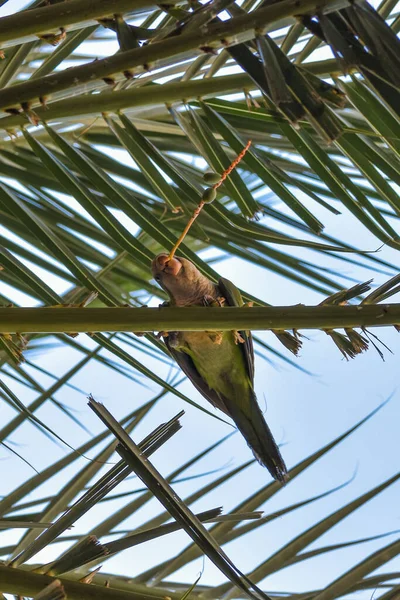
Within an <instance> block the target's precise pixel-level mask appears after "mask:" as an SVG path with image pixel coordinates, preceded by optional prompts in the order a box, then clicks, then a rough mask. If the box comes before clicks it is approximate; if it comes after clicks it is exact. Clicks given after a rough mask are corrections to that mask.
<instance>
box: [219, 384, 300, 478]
mask: <svg viewBox="0 0 400 600" xmlns="http://www.w3.org/2000/svg"><path fill="white" fill-rule="evenodd" d="M229 414H230V416H231V417H232V419H233V420H234V421H235V424H236V427H237V428H238V429H239V431H240V433H241V434H242V435H243V437H244V438H245V440H246V442H247V443H248V445H249V447H250V448H251V449H252V451H253V454H254V456H255V457H256V459H257V460H258V462H259V463H261V464H262V465H264V466H265V467H267V469H268V471H269V472H270V473H271V475H272V477H274V479H277V480H278V481H280V482H281V483H286V481H287V480H288V474H287V469H286V465H285V463H284V460H283V458H282V455H281V453H280V451H279V448H278V446H277V444H276V442H275V440H274V437H273V435H272V433H271V430H270V428H269V427H268V425H267V423H266V422H265V419H264V416H263V414H262V412H261V409H260V407H259V406H258V403H257V398H256V396H255V394H254V393H253V398H252V399H251V402H250V408H249V411H246V413H244V412H243V411H242V410H241V409H240V407H239V406H238V405H237V404H236V403H235V405H234V406H229Z"/></svg>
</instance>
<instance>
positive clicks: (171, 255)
mask: <svg viewBox="0 0 400 600" xmlns="http://www.w3.org/2000/svg"><path fill="white" fill-rule="evenodd" d="M250 146H251V140H249V141H248V142H247V144H246V146H245V147H244V148H243V150H242V151H241V152H240V154H238V156H237V157H236V158H235V160H234V161H233V162H231V164H230V165H229V167H228V168H227V169H225V171H224V172H223V173H222V175H221V177H220V179H219V180H218V181H217V183H214V185H213V186H212V188H213V189H214V190H216V189H217V188H219V186H220V185H222V184H223V183H224V181H225V179H226V178H227V177H228V176H229V175H230V174H231V173H232V171H233V169H235V168H236V167H237V165H238V164H239V163H240V161H241V160H242V158H243V156H244V155H245V154H246V152H247V150H248V149H249V148H250ZM204 204H205V202H204V201H203V200H201V201H200V202H199V204H198V206H197V207H196V209H195V211H194V213H193V215H192V216H191V217H190V219H189V221H188V222H187V225H186V227H185V229H184V230H183V231H182V233H181V235H180V236H179V238H178V240H177V242H176V243H175V244H174V246H173V248H172V250H171V252H170V253H169V255H168V261H170V260H172V259H173V258H174V256H175V252H176V251H177V250H178V248H179V246H180V245H181V243H182V242H183V240H184V239H185V237H186V235H187V233H188V231H189V229H190V228H191V226H192V225H193V223H194V222H195V220H196V219H197V217H198V216H199V214H200V213H201V210H202V208H203V206H204Z"/></svg>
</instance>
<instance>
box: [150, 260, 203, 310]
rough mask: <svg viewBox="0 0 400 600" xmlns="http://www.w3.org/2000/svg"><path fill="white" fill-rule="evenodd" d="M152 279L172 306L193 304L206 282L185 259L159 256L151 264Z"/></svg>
mask: <svg viewBox="0 0 400 600" xmlns="http://www.w3.org/2000/svg"><path fill="white" fill-rule="evenodd" d="M151 270H152V273H153V277H154V279H155V280H156V281H157V283H158V284H159V285H160V286H161V287H162V288H163V290H165V291H166V292H167V294H168V295H169V297H170V298H171V300H172V301H173V302H174V304H177V305H187V304H194V303H195V302H196V300H197V298H198V297H199V296H200V295H201V294H200V293H199V292H201V289H200V288H202V287H203V285H204V284H206V283H207V284H208V283H209V282H208V280H207V279H206V278H205V277H204V275H202V273H200V271H199V270H198V269H197V267H195V265H194V264H193V263H192V262H190V260H187V259H186V258H181V257H174V258H171V259H170V260H168V254H159V255H158V256H156V258H155V259H154V260H153V262H152V264H151Z"/></svg>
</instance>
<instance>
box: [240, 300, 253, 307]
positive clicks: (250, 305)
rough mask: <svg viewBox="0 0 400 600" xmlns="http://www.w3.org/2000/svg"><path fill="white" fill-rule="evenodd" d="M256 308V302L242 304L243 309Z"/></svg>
mask: <svg viewBox="0 0 400 600" xmlns="http://www.w3.org/2000/svg"><path fill="white" fill-rule="evenodd" d="M253 306H254V302H253V301H251V302H245V303H244V304H242V308H253Z"/></svg>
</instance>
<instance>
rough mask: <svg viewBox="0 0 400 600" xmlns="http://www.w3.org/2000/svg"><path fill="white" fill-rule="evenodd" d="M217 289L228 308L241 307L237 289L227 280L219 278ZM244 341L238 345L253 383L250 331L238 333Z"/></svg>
mask: <svg viewBox="0 0 400 600" xmlns="http://www.w3.org/2000/svg"><path fill="white" fill-rule="evenodd" d="M218 287H219V290H220V292H221V296H223V297H224V298H225V300H226V303H227V304H228V306H243V304H244V302H243V298H242V295H241V293H240V292H239V290H238V288H237V287H236V286H235V285H234V284H233V283H232V282H231V281H229V279H225V278H224V277H221V278H220V279H219V281H218ZM239 333H240V335H241V336H242V338H243V339H244V344H240V347H241V349H242V352H243V356H244V359H245V362H246V367H247V373H248V376H249V379H250V381H251V382H253V381H254V347H253V336H252V335H251V331H239Z"/></svg>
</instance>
